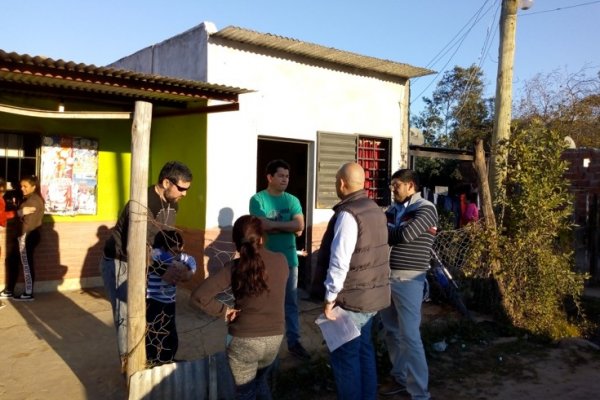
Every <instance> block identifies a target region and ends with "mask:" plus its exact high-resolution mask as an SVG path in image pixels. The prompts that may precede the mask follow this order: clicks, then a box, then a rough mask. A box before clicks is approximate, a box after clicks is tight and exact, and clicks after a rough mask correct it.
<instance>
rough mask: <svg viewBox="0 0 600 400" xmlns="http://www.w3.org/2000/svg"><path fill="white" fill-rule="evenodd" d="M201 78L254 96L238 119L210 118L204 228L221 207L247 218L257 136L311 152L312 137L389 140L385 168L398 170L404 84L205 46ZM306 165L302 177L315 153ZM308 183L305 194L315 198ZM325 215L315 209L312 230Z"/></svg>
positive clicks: (245, 100)
mask: <svg viewBox="0 0 600 400" xmlns="http://www.w3.org/2000/svg"><path fill="white" fill-rule="evenodd" d="M208 71H209V75H208V78H209V81H212V82H225V83H226V84H228V85H233V86H237V87H245V88H251V89H253V90H255V92H254V93H250V94H245V95H242V96H241V100H240V105H241V106H240V110H239V111H238V112H237V113H227V114H214V115H210V116H209V121H208V130H207V132H208V149H209V150H210V151H209V152H208V155H207V157H208V158H207V161H208V170H209V174H208V177H207V185H208V186H207V187H208V193H209V197H208V199H207V207H206V209H207V217H206V219H207V228H210V227H214V226H217V218H218V213H219V210H220V209H221V208H223V207H229V208H231V209H233V210H234V215H235V217H237V216H239V215H241V214H244V213H247V211H248V198H249V197H250V196H251V195H252V194H253V193H254V191H255V182H256V151H257V138H258V137H259V136H269V137H279V138H284V139H290V140H301V141H307V142H312V143H314V144H315V145H314V146H313V147H312V148H313V150H314V151H316V150H317V149H316V141H317V132H319V131H327V132H335V133H342V134H357V133H358V134H362V135H370V136H380V137H385V138H392V160H391V166H392V169H396V168H399V167H400V165H401V162H400V144H401V140H400V138H401V136H402V118H403V115H402V114H401V109H400V104H399V103H400V101H401V100H402V98H403V96H404V91H405V87H404V86H403V85H400V84H398V83H395V82H389V81H383V80H380V79H376V78H373V77H370V76H363V75H357V74H353V73H349V72H346V71H340V70H334V69H331V68H326V67H323V66H320V65H310V64H307V63H306V62H304V61H302V60H294V59H288V58H282V57H281V56H277V55H269V54H258V53H256V52H250V51H247V49H238V48H232V47H228V46H225V45H222V44H216V43H212V42H209V53H208ZM232 144H233V145H232ZM309 158H310V159H311V160H313V165H311V166H310V167H309V171H316V170H317V165H316V153H315V154H313V155H312V157H309ZM231 167H233V168H235V169H236V170H238V171H243V179H239V178H237V179H236V178H234V177H233V176H232V175H231V173H228V172H226V171H229V170H230V169H231ZM232 178H233V179H234V181H232ZM292 179H293V177H292ZM312 182H313V186H312V187H311V188H309V191H308V193H309V197H311V198H313V199H314V198H315V187H314V182H315V179H313V180H312ZM211 193H218V194H219V196H210V194H211ZM330 216H331V211H330V210H323V209H315V210H314V212H313V220H312V224H315V225H316V224H320V223H325V222H326V221H327V220H328V219H329V218H330Z"/></svg>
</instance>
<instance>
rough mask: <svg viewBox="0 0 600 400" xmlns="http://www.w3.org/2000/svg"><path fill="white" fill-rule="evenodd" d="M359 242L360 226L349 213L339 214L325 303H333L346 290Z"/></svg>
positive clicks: (336, 222)
mask: <svg viewBox="0 0 600 400" xmlns="http://www.w3.org/2000/svg"><path fill="white" fill-rule="evenodd" d="M357 241H358V224H357V223H356V219H354V217H353V216H352V214H350V213H349V212H347V211H341V212H340V213H339V214H338V217H337V220H336V221H335V226H334V228H333V241H332V242H331V256H330V258H329V268H328V269H327V276H326V278H325V301H327V302H333V301H334V300H335V299H336V298H337V295H338V293H339V292H340V291H341V290H342V289H343V288H344V281H345V280H346V275H347V274H348V270H349V269H350V259H351V257H352V254H353V253H354V248H355V247H356V242H357Z"/></svg>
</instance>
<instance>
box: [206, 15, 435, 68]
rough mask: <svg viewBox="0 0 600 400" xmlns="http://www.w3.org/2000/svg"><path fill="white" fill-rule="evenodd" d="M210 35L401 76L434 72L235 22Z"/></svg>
mask: <svg viewBox="0 0 600 400" xmlns="http://www.w3.org/2000/svg"><path fill="white" fill-rule="evenodd" d="M210 36H211V37H215V38H221V39H226V40H230V41H234V42H239V43H245V44H249V45H253V46H258V47H263V48H266V49H272V50H278V51H282V52H285V53H289V54H294V55H299V56H304V57H307V58H312V59H314V60H319V61H326V62H330V63H334V64H338V65H342V66H346V67H351V68H358V69H362V70H367V71H374V72H378V73H382V74H386V75H391V76H394V77H399V78H405V79H410V78H416V77H419V76H424V75H429V74H432V73H434V72H435V71H432V70H429V69H426V68H421V67H415V66H412V65H409V64H402V63H398V62H394V61H389V60H383V59H380V58H375V57H369V56H364V55H360V54H356V53H351V52H348V51H342V50H338V49H334V48H332V47H325V46H321V45H318V44H313V43H308V42H302V41H300V40H297V39H291V38H286V37H283V36H277V35H272V34H270V33H260V32H255V31H251V30H248V29H243V28H238V27H235V26H228V27H226V28H224V29H221V30H220V31H218V32H216V33H213V34H211V35H210Z"/></svg>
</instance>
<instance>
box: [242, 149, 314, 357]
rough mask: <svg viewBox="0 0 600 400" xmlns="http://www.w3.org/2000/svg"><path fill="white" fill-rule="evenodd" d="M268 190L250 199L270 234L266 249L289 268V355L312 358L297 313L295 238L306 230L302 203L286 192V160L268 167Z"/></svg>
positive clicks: (270, 163)
mask: <svg viewBox="0 0 600 400" xmlns="http://www.w3.org/2000/svg"><path fill="white" fill-rule="evenodd" d="M266 175H267V188H266V189H265V190H262V191H260V192H258V193H256V194H255V195H254V196H252V198H251V199H250V214H251V215H254V216H256V217H258V218H260V220H261V221H262V225H263V230H264V231H265V232H266V234H267V242H266V245H265V247H266V248H267V249H268V250H271V251H274V252H278V253H283V254H284V255H285V257H286V259H287V262H288V266H289V269H290V271H289V276H288V280H287V284H286V290H285V334H286V339H287V347H288V351H289V352H290V354H292V355H294V356H296V357H298V358H300V359H302V360H308V359H310V354H309V353H308V352H307V351H306V349H305V348H304V347H303V346H302V344H301V343H300V316H299V311H298V253H297V250H296V236H300V235H301V234H302V231H303V230H304V214H303V213H302V207H301V206H300V201H299V200H298V198H297V197H296V196H294V195H291V194H289V193H287V192H286V189H287V187H288V183H289V180H290V165H289V164H288V163H287V162H285V161H284V160H273V161H270V162H269V163H268V164H267V168H266Z"/></svg>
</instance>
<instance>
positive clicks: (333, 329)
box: [315, 307, 360, 351]
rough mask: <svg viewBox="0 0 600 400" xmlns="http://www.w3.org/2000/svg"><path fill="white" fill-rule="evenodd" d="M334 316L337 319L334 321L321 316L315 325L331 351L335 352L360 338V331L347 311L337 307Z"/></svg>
mask: <svg viewBox="0 0 600 400" xmlns="http://www.w3.org/2000/svg"><path fill="white" fill-rule="evenodd" d="M333 314H334V316H335V318H336V319H335V320H334V321H332V320H329V319H327V317H325V314H321V315H319V318H317V319H316V320H315V324H317V325H318V326H319V328H320V329H321V333H322V334H323V338H324V339H325V343H327V348H328V349H329V351H334V350H335V349H337V348H338V347H340V346H341V345H343V344H344V343H347V342H349V341H351V340H352V339H354V338H357V337H358V336H360V331H359V330H358V328H357V327H356V325H354V321H352V318H350V315H349V314H348V312H347V311H346V310H344V309H343V308H341V307H335V308H334V309H333Z"/></svg>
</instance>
